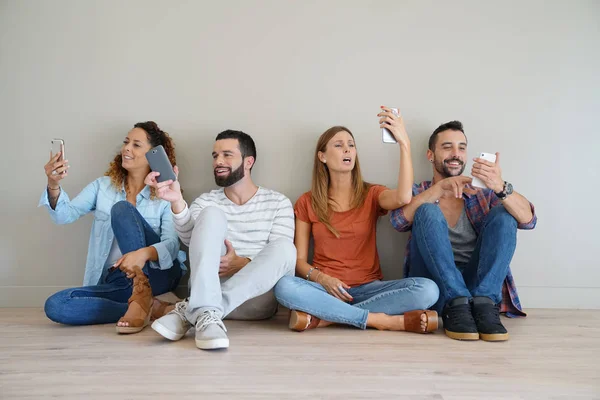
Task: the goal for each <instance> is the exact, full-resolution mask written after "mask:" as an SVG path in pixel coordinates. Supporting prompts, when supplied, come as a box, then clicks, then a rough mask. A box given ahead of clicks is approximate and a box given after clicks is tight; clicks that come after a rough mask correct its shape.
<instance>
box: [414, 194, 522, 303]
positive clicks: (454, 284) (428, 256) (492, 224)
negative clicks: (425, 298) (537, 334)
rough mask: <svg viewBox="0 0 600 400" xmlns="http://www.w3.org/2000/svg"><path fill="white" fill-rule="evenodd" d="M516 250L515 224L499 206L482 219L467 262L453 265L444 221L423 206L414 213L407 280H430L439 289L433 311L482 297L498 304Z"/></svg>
mask: <svg viewBox="0 0 600 400" xmlns="http://www.w3.org/2000/svg"><path fill="white" fill-rule="evenodd" d="M516 246H517V221H516V220H515V218H514V217H513V216H512V215H510V214H509V213H508V211H506V209H505V208H504V207H503V206H497V207H494V208H492V209H491V210H490V212H489V214H488V215H487V216H486V219H485V221H484V224H483V227H482V229H481V232H479V236H478V237H477V244H476V245H475V249H474V251H473V254H472V255H471V259H470V260H469V262H468V263H465V264H456V263H455V262H454V253H453V252H452V245H451V244H450V238H449V236H448V223H447V222H446V217H444V214H443V213H442V211H441V210H440V208H439V207H438V206H437V205H435V204H423V205H422V206H420V207H419V208H418V209H417V211H416V212H415V218H414V221H413V225H412V240H411V244H410V271H409V276H411V277H417V276H419V277H426V278H430V279H432V280H433V281H434V282H435V283H437V285H438V287H439V288H440V298H439V300H438V302H437V304H436V305H435V307H434V308H435V309H436V310H438V311H441V309H442V308H443V307H444V305H445V304H446V303H447V302H448V301H450V300H452V299H454V298H456V297H463V296H464V297H469V298H471V297H474V296H486V297H489V298H491V299H492V300H493V301H494V302H495V303H499V302H500V301H501V300H502V283H503V282H504V279H505V278H506V275H507V274H508V267H509V265H510V260H511V259H512V256H513V254H514V252H515V248H516Z"/></svg>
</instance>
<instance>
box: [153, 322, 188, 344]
mask: <svg viewBox="0 0 600 400" xmlns="http://www.w3.org/2000/svg"><path fill="white" fill-rule="evenodd" d="M151 328H152V329H154V330H155V331H156V332H158V334H159V335H161V336H162V337H164V338H165V339H169V340H172V341H177V340H179V339H181V338H182V337H184V336H185V333H176V332H173V331H172V330H170V329H168V328H167V327H166V326H164V325H163V324H161V323H160V322H158V320H156V321H154V322H153V323H152V325H151ZM186 332H187V331H186Z"/></svg>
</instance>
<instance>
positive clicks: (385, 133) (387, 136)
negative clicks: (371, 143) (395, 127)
mask: <svg viewBox="0 0 600 400" xmlns="http://www.w3.org/2000/svg"><path fill="white" fill-rule="evenodd" d="M390 110H392V113H393V114H394V115H395V116H396V117H397V116H398V109H397V108H390ZM381 139H382V140H383V143H398V142H396V138H395V137H394V135H392V132H390V131H389V130H387V129H386V128H382V129H381Z"/></svg>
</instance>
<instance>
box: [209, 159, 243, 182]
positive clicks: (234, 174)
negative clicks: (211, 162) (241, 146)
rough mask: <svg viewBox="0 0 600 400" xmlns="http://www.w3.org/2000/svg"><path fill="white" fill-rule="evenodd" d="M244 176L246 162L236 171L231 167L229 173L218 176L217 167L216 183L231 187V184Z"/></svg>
mask: <svg viewBox="0 0 600 400" xmlns="http://www.w3.org/2000/svg"><path fill="white" fill-rule="evenodd" d="M219 168H223V167H219ZM243 177H244V164H243V163H242V165H240V166H239V167H238V169H236V170H235V171H232V170H231V168H229V175H227V176H217V173H216V168H215V183H216V184H217V186H221V187H229V186H231V185H233V184H235V183H237V182H238V181H239V180H240V179H242V178H243Z"/></svg>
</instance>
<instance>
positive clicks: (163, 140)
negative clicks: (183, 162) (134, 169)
mask: <svg viewBox="0 0 600 400" xmlns="http://www.w3.org/2000/svg"><path fill="white" fill-rule="evenodd" d="M133 127H134V128H140V129H143V130H144V131H145V132H146V136H147V137H148V141H149V142H150V145H151V146H152V147H156V146H159V145H162V146H163V147H164V148H165V152H166V153H167V157H169V161H170V162H171V165H173V166H175V165H177V161H176V157H175V143H174V142H173V139H171V137H170V136H169V134H168V133H167V132H165V131H163V130H161V129H160V128H159V127H158V125H157V124H156V122H154V121H146V122H138V123H137V124H135V125H134V126H133ZM122 164H123V156H122V155H121V152H120V151H119V153H118V154H117V155H116V156H115V158H114V159H113V160H112V161H111V162H110V165H109V167H108V170H107V171H106V172H105V173H104V175H105V176H109V177H110V181H111V183H112V185H113V186H114V187H115V188H116V189H117V190H120V189H121V187H123V185H127V179H126V178H127V170H126V169H125V168H123V166H122ZM125 189H127V188H125ZM182 192H183V190H182ZM150 196H151V198H155V197H156V191H155V190H154V188H151V190H150Z"/></svg>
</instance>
